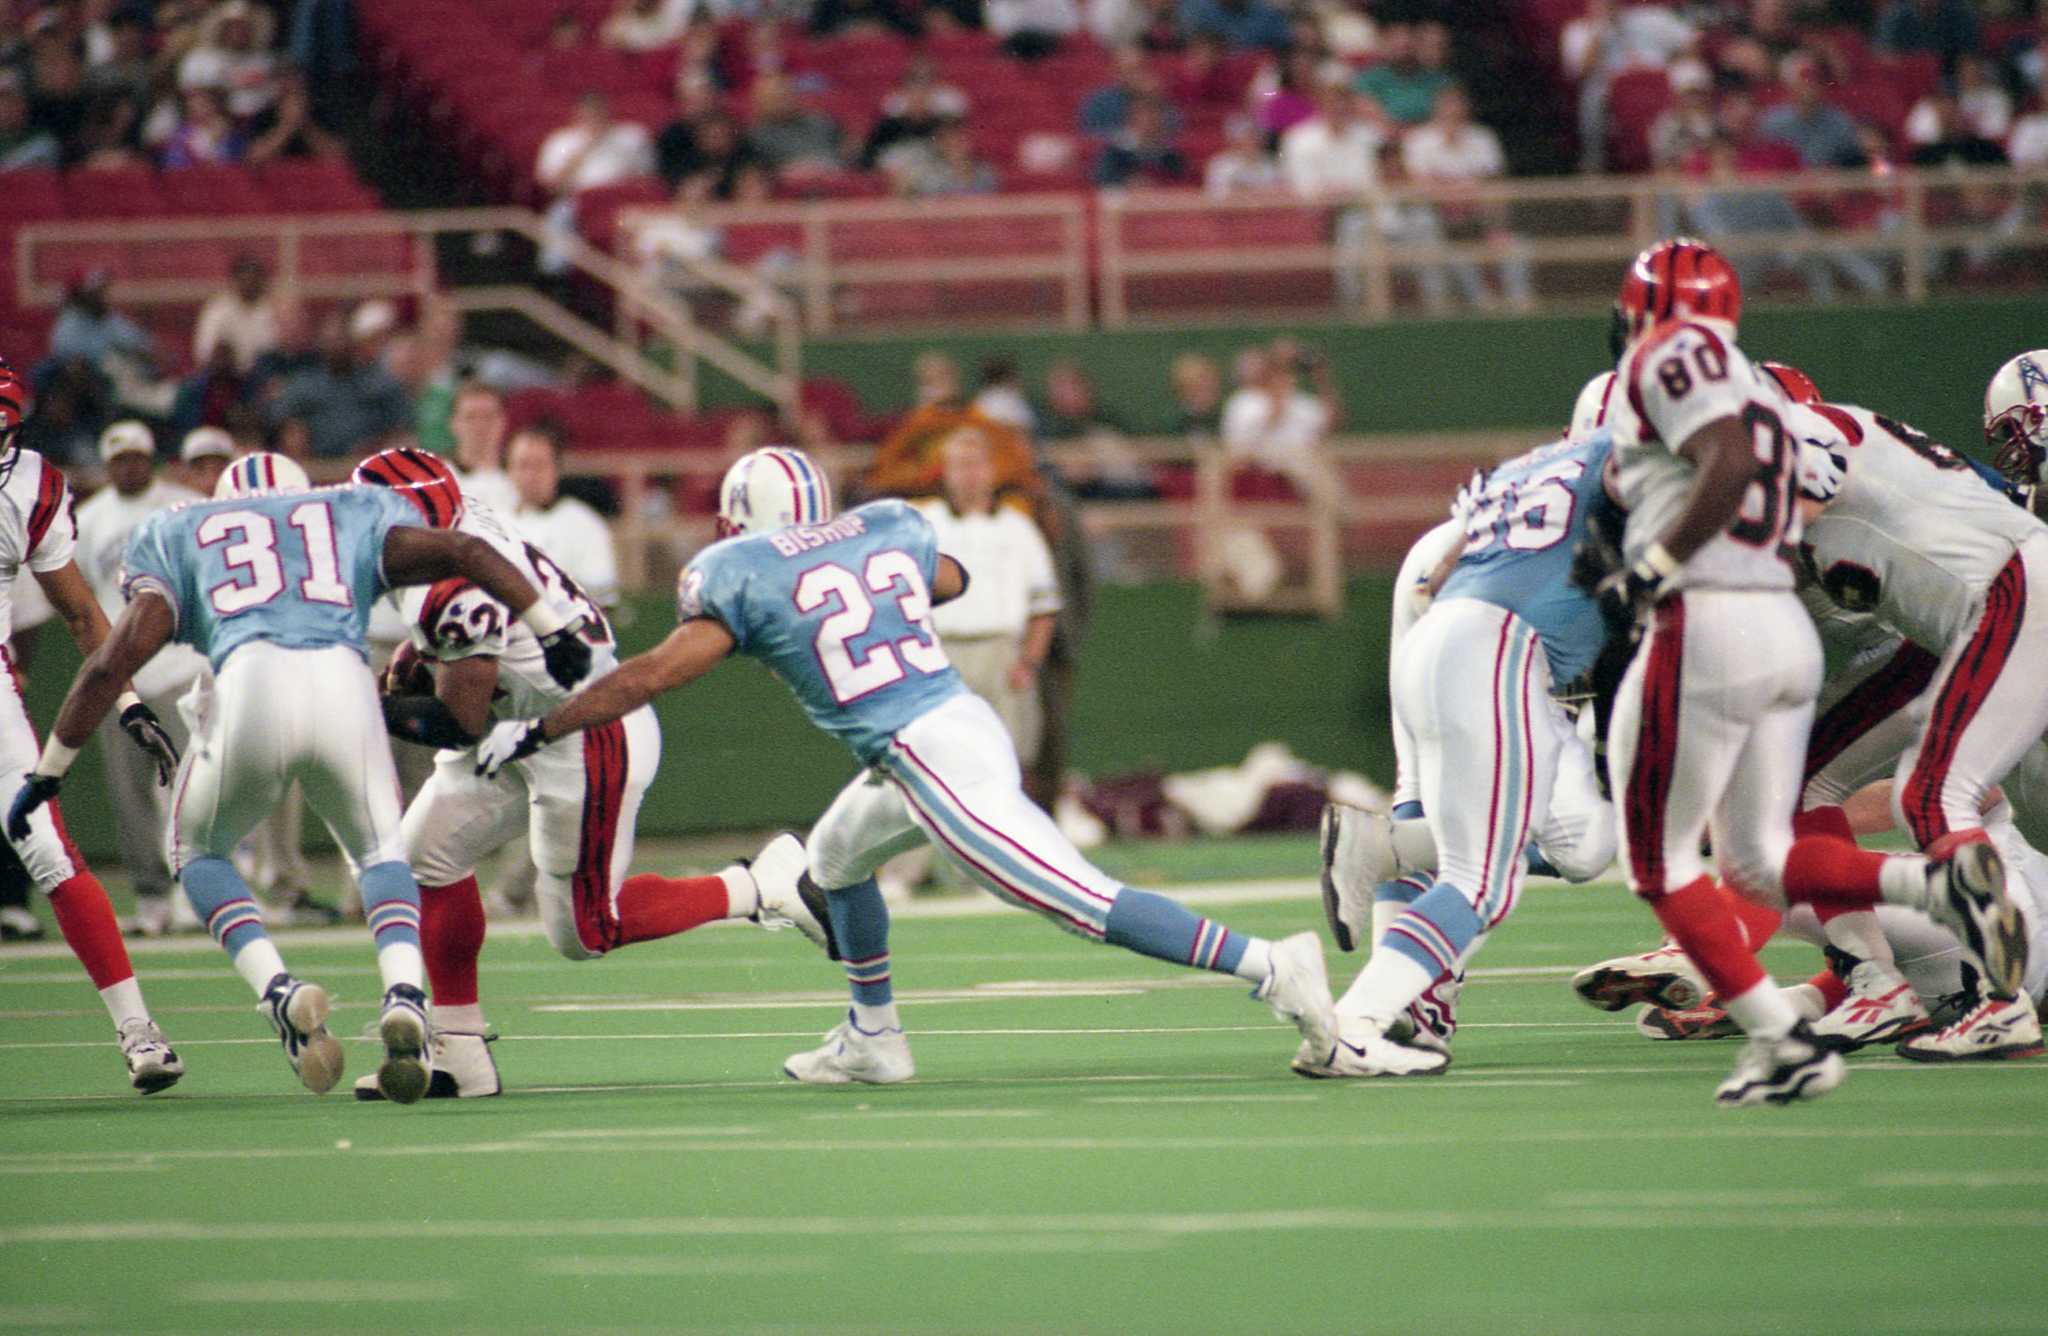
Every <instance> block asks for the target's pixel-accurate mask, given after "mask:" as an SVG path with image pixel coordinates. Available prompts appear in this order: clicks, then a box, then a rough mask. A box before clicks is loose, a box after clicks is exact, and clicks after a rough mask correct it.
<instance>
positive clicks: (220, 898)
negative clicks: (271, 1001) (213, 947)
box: [178, 858, 285, 997]
mask: <svg viewBox="0 0 2048 1336" xmlns="http://www.w3.org/2000/svg"><path fill="white" fill-rule="evenodd" d="M178 884H179V885H180V886H182V887H184V888H185V898H186V899H187V900H189V901H190V902H191V904H192V912H193V913H194V914H197V915H198V916H199V921H200V922H201V923H204V924H205V925H206V930H207V931H208V932H210V933H212V934H213V940H214V941H216V942H219V943H220V944H221V948H222V949H223V950H225V951H226V952H227V953H228V958H229V959H230V960H232V961H234V962H235V972H236V973H237V974H239V975H241V976H242V978H243V979H244V980H245V981H246V982H247V983H248V985H249V987H250V988H252V989H254V990H255V992H256V996H258V997H261V996H263V993H264V990H265V989H266V988H268V987H269V986H270V981H271V980H272V979H274V978H276V977H277V976H278V975H280V974H283V973H284V972H285V968H284V957H282V956H280V955H279V954H278V953H277V947H276V946H275V945H274V944H272V942H271V940H270V934H269V933H267V932H265V931H264V930H263V911H262V910H260V909H258V908H257V907H256V897H255V896H253V895H251V894H250V893H249V883H247V882H245V881H243V880H242V874H241V873H239V872H237V871H235V865H234V864H233V863H230V862H229V861H228V860H227V859H225V858H195V859H193V860H192V861H191V862H189V863H187V864H185V866H184V867H183V868H181V869H179V871H178Z"/></svg>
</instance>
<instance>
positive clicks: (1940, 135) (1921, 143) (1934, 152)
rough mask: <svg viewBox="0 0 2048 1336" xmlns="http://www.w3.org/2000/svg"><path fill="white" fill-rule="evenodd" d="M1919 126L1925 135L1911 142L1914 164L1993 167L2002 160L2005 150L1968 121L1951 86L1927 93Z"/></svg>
mask: <svg viewBox="0 0 2048 1336" xmlns="http://www.w3.org/2000/svg"><path fill="white" fill-rule="evenodd" d="M1921 129H1922V131H1923V133H1925V134H1926V138H1924V139H1920V140H1918V141H1916V142H1915V144H1914V147H1913V165H1914V166H1916V167H1946V166H1951V165H1954V166H1964V167H1995V166H2000V165H2002V164H2004V162H2005V161H2006V157H2005V150H2004V149H2003V148H2001V147H1999V145H1998V144H1997V142H1996V141H1994V140H1990V139H1987V138H1985V137H1984V136H1983V135H1981V134H1979V133H1978V132H1977V128H1976V127H1975V126H1974V125H1972V124H1971V123H1970V118H1969V117H1968V116H1966V115H1965V114H1964V113H1963V105H1962V103H1961V102H1960V101H1959V100H1958V99H1957V98H1956V95H1955V92H1954V90H1953V89H1949V88H1940V89H1937V90H1935V92H1934V93H1933V94H1932V95H1930V96H1929V98H1928V100H1927V116H1926V118H1925V120H1924V121H1923V123H1922V126H1921Z"/></svg>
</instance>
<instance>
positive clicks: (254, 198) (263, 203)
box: [158, 166, 277, 216]
mask: <svg viewBox="0 0 2048 1336" xmlns="http://www.w3.org/2000/svg"><path fill="white" fill-rule="evenodd" d="M158 185H159V187H160V188H161V189H162V191H163V195H164V199H165V201H166V202H167V203H168V204H169V205H170V207H171V209H172V211H173V212H176V213H189V214H198V215H201V216H205V215H208V214H221V213H273V212H276V209H277V202H276V201H275V200H273V199H272V198H271V197H270V193H269V191H267V190H265V189H264V188H263V184H262V181H261V179H260V178H258V177H257V176H256V174H255V173H253V172H252V171H250V170H249V169H248V168H246V167H227V166H204V167H182V168H179V169H177V170H175V171H168V172H165V173H164V174H163V175H162V176H161V177H159V178H158Z"/></svg>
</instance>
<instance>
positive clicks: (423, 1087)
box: [377, 1011, 432, 1104]
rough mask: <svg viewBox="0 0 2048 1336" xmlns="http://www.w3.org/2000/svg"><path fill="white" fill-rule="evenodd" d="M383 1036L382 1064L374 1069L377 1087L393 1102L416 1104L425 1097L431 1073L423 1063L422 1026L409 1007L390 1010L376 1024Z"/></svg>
mask: <svg viewBox="0 0 2048 1336" xmlns="http://www.w3.org/2000/svg"><path fill="white" fill-rule="evenodd" d="M378 1034H379V1036H380V1037H381V1038H382V1039H383V1040H384V1052H385V1055H386V1056H385V1058H384V1065H383V1066H381V1067H379V1068H378V1069H377V1088H378V1089H379V1090H381V1091H383V1092H384V1098H386V1099H388V1100H390V1101H391V1102H392V1103H393V1104H417V1103H419V1102H420V1101H421V1100H422V1099H425V1098H426V1094H427V1087H428V1086H429V1085H430V1084H431V1083H432V1075H431V1073H430V1071H429V1069H428V1067H427V1060H426V1046H427V1032H426V1027H425V1026H424V1025H423V1024H422V1023H421V1021H420V1018H419V1017H418V1016H417V1015H415V1014H414V1013H412V1012H410V1011H394V1012H392V1013H390V1014H389V1015H387V1016H385V1017H384V1020H383V1023H382V1024H381V1025H379V1026H378Z"/></svg>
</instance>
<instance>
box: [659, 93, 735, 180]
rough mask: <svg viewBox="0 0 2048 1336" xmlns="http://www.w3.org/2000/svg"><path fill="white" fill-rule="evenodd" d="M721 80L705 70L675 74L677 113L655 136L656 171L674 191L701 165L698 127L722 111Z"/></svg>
mask: <svg viewBox="0 0 2048 1336" xmlns="http://www.w3.org/2000/svg"><path fill="white" fill-rule="evenodd" d="M719 110H720V108H719V102H718V84H717V83H716V82H715V81H714V80H713V79H712V78H711V76H710V75H708V74H704V73H702V72H693V73H685V74H679V75H677V76H676V110H675V117H674V119H673V120H671V121H669V123H668V124H667V125H664V126H662V127H661V133H659V134H657V135H656V136H655V137H654V171H655V175H657V176H659V177H660V178H661V182H662V184H663V185H664V186H666V187H668V190H669V192H670V193H671V194H673V193H674V192H675V188H676V187H677V186H679V185H681V184H682V181H683V178H684V177H686V176H689V175H691V174H692V173H693V172H695V171H697V170H698V168H699V165H700V164H699V162H698V153H699V145H698V139H697V136H698V130H699V128H700V127H701V126H702V125H703V123H704V121H705V119H706V118H707V117H710V116H713V115H716V114H719Z"/></svg>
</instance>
